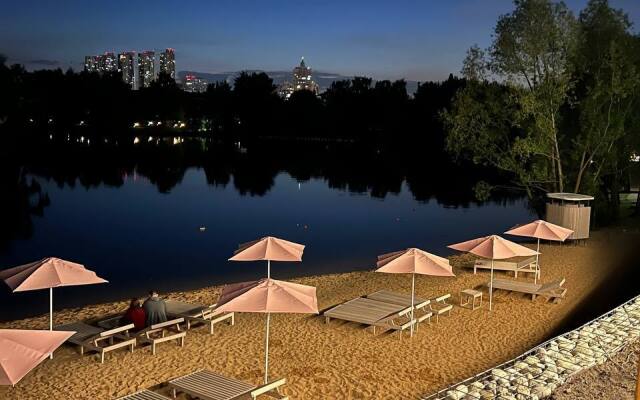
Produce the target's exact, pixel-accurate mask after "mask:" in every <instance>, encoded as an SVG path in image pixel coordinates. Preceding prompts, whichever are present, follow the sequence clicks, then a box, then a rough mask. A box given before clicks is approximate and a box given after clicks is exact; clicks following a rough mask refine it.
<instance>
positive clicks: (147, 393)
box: [117, 390, 169, 400]
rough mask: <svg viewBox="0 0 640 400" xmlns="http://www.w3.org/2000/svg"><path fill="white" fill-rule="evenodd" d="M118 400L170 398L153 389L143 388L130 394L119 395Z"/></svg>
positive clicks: (165, 399) (159, 399)
mask: <svg viewBox="0 0 640 400" xmlns="http://www.w3.org/2000/svg"><path fill="white" fill-rule="evenodd" d="M117 400H169V398H168V397H165V396H163V395H161V394H159V393H156V392H152V391H151V390H141V391H139V392H136V393H133V394H130V395H128V396H123V397H118V399H117Z"/></svg>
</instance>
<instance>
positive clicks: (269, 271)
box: [267, 260, 271, 321]
mask: <svg viewBox="0 0 640 400" xmlns="http://www.w3.org/2000/svg"><path fill="white" fill-rule="evenodd" d="M267 279H271V260H267ZM267 321H269V320H268V319H267Z"/></svg>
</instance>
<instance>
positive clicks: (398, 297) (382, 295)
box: [367, 290, 433, 328]
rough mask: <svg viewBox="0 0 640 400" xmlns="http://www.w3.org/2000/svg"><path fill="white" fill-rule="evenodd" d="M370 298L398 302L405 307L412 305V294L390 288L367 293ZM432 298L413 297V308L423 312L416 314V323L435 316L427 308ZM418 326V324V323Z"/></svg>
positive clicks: (392, 302)
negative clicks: (396, 291)
mask: <svg viewBox="0 0 640 400" xmlns="http://www.w3.org/2000/svg"><path fill="white" fill-rule="evenodd" d="M367 298H368V299H372V300H377V301H383V302H385V303H391V304H398V305H401V306H405V307H411V295H407V294H401V293H395V292H390V291H388V290H379V291H377V292H375V293H371V294H369V295H367ZM430 303H431V300H425V299H422V298H419V297H416V298H415V299H413V308H414V310H415V311H420V312H423V314H421V315H416V316H414V317H415V319H416V323H417V324H419V323H421V322H424V321H426V320H429V322H431V317H432V316H433V312H432V311H431V310H430V309H428V308H427V306H429V304H430ZM416 328H417V325H416Z"/></svg>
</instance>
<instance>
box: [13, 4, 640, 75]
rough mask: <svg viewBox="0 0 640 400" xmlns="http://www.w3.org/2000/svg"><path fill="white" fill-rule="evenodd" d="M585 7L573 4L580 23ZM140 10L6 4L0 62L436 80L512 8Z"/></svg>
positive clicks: (638, 14) (637, 13)
mask: <svg viewBox="0 0 640 400" xmlns="http://www.w3.org/2000/svg"><path fill="white" fill-rule="evenodd" d="M586 2H587V0H569V1H567V4H568V5H569V7H570V8H571V9H572V10H573V11H574V13H578V12H579V11H580V9H582V8H583V7H584V5H585V4H586ZM611 4H612V6H614V7H616V8H622V9H623V10H624V11H625V12H627V13H628V14H629V18H630V19H631V21H634V22H637V21H638V20H639V19H640V2H638V1H636V0H612V1H611ZM141 7H143V5H135V4H130V3H127V5H126V7H123V4H122V3H121V2H120V1H114V2H111V3H108V4H107V3H105V4H101V5H100V6H96V5H93V4H87V3H84V2H80V1H63V2H57V3H55V4H53V3H52V4H48V3H44V4H42V2H38V1H33V0H30V1H26V2H23V3H20V4H17V3H15V4H7V5H6V6H5V7H4V10H3V13H2V15H0V53H2V54H5V55H7V57H8V58H9V62H10V63H20V64H23V65H25V67H26V68H27V69H29V70H33V69H42V68H62V69H66V68H69V67H72V68H73V69H74V70H77V71H79V70H81V69H82V67H83V62H84V56H85V55H87V54H100V53H104V52H105V51H108V52H113V53H115V54H119V53H123V52H126V51H129V50H131V49H154V50H155V49H164V48H167V47H172V48H176V49H177V50H176V53H177V57H179V59H180V62H179V65H178V69H177V70H176V71H198V72H203V73H215V72H229V71H238V70H264V71H277V70H289V69H290V65H291V63H292V60H297V59H299V57H300V56H305V57H307V58H309V59H312V60H314V66H315V67H314V70H315V71H322V72H328V73H336V74H342V75H366V76H371V77H373V78H376V79H399V78H406V79H409V80H420V81H425V80H439V79H444V78H446V76H447V75H448V74H449V73H458V72H459V71H460V68H461V65H462V60H463V59H464V55H465V52H466V50H467V49H468V48H469V47H470V46H471V45H473V44H474V43H477V44H478V45H480V46H481V47H486V46H487V45H489V44H490V41H491V32H492V26H493V24H494V22H495V20H496V18H497V17H498V16H499V15H501V14H504V13H507V12H509V11H511V10H512V9H513V3H512V2H511V1H508V0H484V1H478V0H460V1H456V2H447V3H442V2H430V3H421V2H409V1H406V2H402V3H393V4H391V3H386V2H385V3H382V2H378V3H376V2H358V1H354V2H349V3H348V4H342V3H338V2H328V3H323V5H319V4H311V5H309V6H308V7H305V8H304V9H300V8H299V7H292V4H291V3H288V2H273V3H269V4H268V5H267V4H263V3H257V2H256V3H252V2H241V3H236V2H222V3H217V4H215V5H213V4H208V3H203V4H199V5H197V6H190V7H181V8H180V9H179V10H175V9H174V7H175V6H174V5H173V3H168V2H167V3H165V2H156V3H154V7H151V8H147V7H145V8H144V10H142V9H140V8H141ZM123 8H127V9H128V11H127V13H122V9H123ZM138 11H140V12H138ZM142 11H144V12H142ZM309 15H316V17H309ZM25 26H30V29H29V30H26V29H24V27H25ZM635 30H636V32H637V28H636V29H635Z"/></svg>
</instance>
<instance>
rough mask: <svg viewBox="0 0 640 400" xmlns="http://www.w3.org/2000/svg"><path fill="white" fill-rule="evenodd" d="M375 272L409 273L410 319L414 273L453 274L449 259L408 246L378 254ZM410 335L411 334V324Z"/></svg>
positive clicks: (414, 280)
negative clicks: (407, 247)
mask: <svg viewBox="0 0 640 400" xmlns="http://www.w3.org/2000/svg"><path fill="white" fill-rule="evenodd" d="M376 265H377V267H378V269H377V270H376V272H386V273H390V274H411V320H413V311H414V310H413V304H414V302H415V301H414V299H415V294H416V291H415V285H416V274H421V275H431V276H455V275H454V274H453V270H452V268H451V265H449V260H447V259H446V258H442V257H439V256H436V255H434V254H431V253H427V252H426V251H424V250H420V249H416V248H409V249H406V250H401V251H396V252H393V253H387V254H383V255H381V256H378V262H377V264H376ZM410 335H411V336H413V325H411V330H410Z"/></svg>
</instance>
